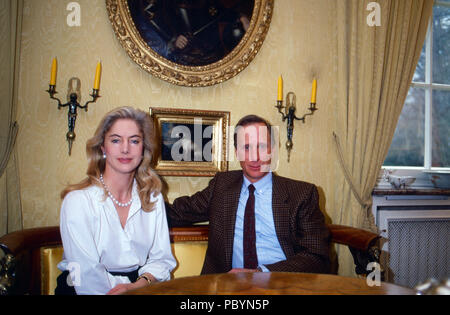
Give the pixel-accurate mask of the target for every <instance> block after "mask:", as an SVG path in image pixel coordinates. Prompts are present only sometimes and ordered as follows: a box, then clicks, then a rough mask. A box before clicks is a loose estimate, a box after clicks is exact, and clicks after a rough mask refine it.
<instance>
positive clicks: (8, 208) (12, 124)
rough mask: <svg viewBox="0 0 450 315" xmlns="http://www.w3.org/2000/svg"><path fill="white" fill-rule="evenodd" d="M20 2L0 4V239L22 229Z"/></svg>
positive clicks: (8, 0)
mask: <svg viewBox="0 0 450 315" xmlns="http://www.w3.org/2000/svg"><path fill="white" fill-rule="evenodd" d="M22 10H23V0H2V1H0V25H1V27H0V41H1V42H2V43H3V44H2V45H1V48H0V63H1V65H2V67H1V69H0V78H1V80H0V81H1V82H2V84H1V87H0V102H1V103H0V235H4V234H6V233H9V232H12V231H16V230H20V229H22V227H23V226H22V209H21V203H20V192H19V174H18V170H17V152H16V150H15V140H16V136H17V132H18V124H17V122H16V121H15V119H16V108H17V106H16V105H17V85H18V82H19V80H18V75H19V53H20V39H21V32H22V27H21V26H22Z"/></svg>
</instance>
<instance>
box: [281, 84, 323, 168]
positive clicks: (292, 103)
mask: <svg viewBox="0 0 450 315" xmlns="http://www.w3.org/2000/svg"><path fill="white" fill-rule="evenodd" d="M316 94H317V80H314V81H313V85H312V92H311V103H310V104H309V108H308V110H309V111H310V112H309V113H306V114H305V115H303V117H300V118H299V117H297V116H296V115H295V111H296V109H297V105H296V98H297V97H296V96H295V94H294V93H293V92H289V93H288V94H287V95H286V106H283V79H282V78H281V76H280V77H279V79H278V99H277V105H276V106H275V107H276V108H277V109H278V112H279V113H280V114H281V117H282V119H283V122H284V121H285V120H286V128H287V141H286V150H287V153H288V163H289V161H290V156H291V150H292V147H293V146H294V144H293V142H292V136H293V134H294V121H295V120H301V121H303V123H305V118H306V116H309V115H313V114H314V112H315V111H316V110H317V107H316ZM282 109H285V112H284V113H283V111H282Z"/></svg>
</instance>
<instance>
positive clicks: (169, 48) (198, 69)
mask: <svg viewBox="0 0 450 315" xmlns="http://www.w3.org/2000/svg"><path fill="white" fill-rule="evenodd" d="M106 4H107V9H108V13H109V18H110V21H111V23H112V25H113V29H114V31H115V33H116V36H117V37H118V39H119V41H120V42H121V44H122V46H123V47H124V48H125V50H126V51H127V53H128V55H129V56H130V57H131V58H132V59H133V60H134V61H135V62H136V63H138V64H139V65H140V66H141V67H142V68H144V69H145V70H146V71H148V72H150V73H151V74H153V75H155V76H157V77H159V78H160V79H163V80H166V81H168V82H171V83H174V84H178V85H184V86H208V85H213V84H217V83H220V82H223V81H225V80H228V79H230V78H231V77H233V76H235V75H236V74H237V73H239V72H240V71H242V70H243V69H244V68H245V67H246V66H247V65H248V64H249V63H250V62H251V60H252V59H253V58H254V56H255V55H256V54H257V52H258V51H259V48H260V47H261V45H262V42H263V40H264V38H265V35H266V33H267V31H268V28H269V25H270V20H271V16H272V10H273V0H106Z"/></svg>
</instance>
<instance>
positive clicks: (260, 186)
mask: <svg viewBox="0 0 450 315" xmlns="http://www.w3.org/2000/svg"><path fill="white" fill-rule="evenodd" d="M243 177H244V185H245V188H247V187H248V186H249V185H250V184H253V186H255V189H256V191H261V190H264V189H266V188H267V187H269V185H272V171H269V172H268V173H267V174H266V175H265V176H264V177H263V178H261V179H260V180H258V181H257V182H254V183H251V182H250V181H249V180H248V179H247V177H245V175H243Z"/></svg>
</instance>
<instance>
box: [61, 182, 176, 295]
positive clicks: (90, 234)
mask: <svg viewBox="0 0 450 315" xmlns="http://www.w3.org/2000/svg"><path fill="white" fill-rule="evenodd" d="M151 198H152V201H155V200H156V203H155V208H154V210H152V211H151V212H145V211H144V210H142V208H141V201H140V199H139V195H138V192H137V184H136V181H135V182H134V183H133V189H132V199H133V202H132V204H131V206H130V210H129V213H128V218H127V221H126V224H125V227H124V228H122V225H121V223H120V219H119V215H118V213H117V211H116V209H115V207H114V204H113V202H112V200H111V199H110V198H106V199H105V198H104V192H103V189H102V188H100V187H97V186H90V187H88V188H86V189H83V190H76V191H72V192H70V193H69V194H67V195H66V197H65V198H64V200H63V202H62V206H61V220H60V221H61V222H60V230H61V237H62V242H63V247H64V255H63V260H62V261H61V262H60V263H59V264H58V268H59V269H60V270H62V271H64V270H69V271H70V272H71V278H72V282H73V284H74V285H75V291H76V292H77V294H105V293H107V292H108V291H109V290H111V289H112V288H114V287H115V286H116V285H117V284H119V283H130V280H129V279H128V277H123V276H113V275H112V274H110V273H109V272H130V271H133V270H136V269H138V268H139V275H142V274H143V273H145V272H148V273H150V274H152V275H153V276H154V277H155V278H156V279H157V280H159V281H164V280H168V279H170V272H171V270H172V269H173V268H175V266H176V261H175V259H174V257H173V255H172V251H171V247H170V238H169V230H168V227H167V220H166V210H165V206H164V200H163V197H162V195H161V194H159V195H158V196H156V197H153V196H152V197H151Z"/></svg>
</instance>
